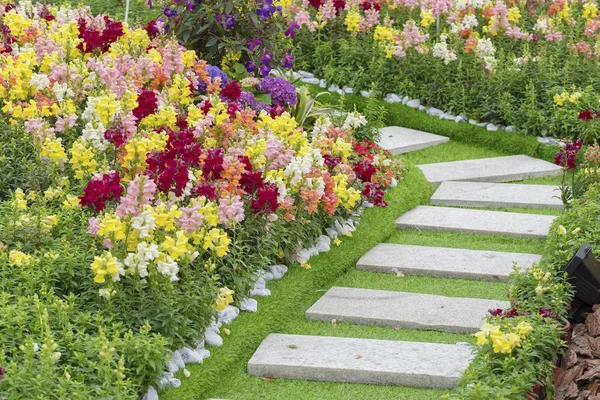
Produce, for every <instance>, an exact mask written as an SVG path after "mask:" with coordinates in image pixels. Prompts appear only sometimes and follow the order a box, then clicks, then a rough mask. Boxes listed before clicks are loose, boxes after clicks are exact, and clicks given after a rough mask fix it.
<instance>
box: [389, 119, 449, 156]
mask: <svg viewBox="0 0 600 400" xmlns="http://www.w3.org/2000/svg"><path fill="white" fill-rule="evenodd" d="M379 134H380V139H379V142H378V143H379V145H380V146H381V147H383V148H384V149H386V150H388V151H390V152H391V153H392V154H403V153H408V152H409V151H415V150H420V149H424V148H426V147H431V146H435V145H438V144H442V143H446V142H447V141H449V140H450V139H449V138H447V137H446V136H440V135H434V134H432V133H427V132H421V131H416V130H414V129H409V128H402V127H399V126H388V127H386V128H382V129H380V130H379Z"/></svg>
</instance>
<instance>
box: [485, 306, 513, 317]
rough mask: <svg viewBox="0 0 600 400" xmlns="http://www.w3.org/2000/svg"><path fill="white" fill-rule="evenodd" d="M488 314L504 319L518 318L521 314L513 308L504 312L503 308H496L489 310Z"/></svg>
mask: <svg viewBox="0 0 600 400" xmlns="http://www.w3.org/2000/svg"><path fill="white" fill-rule="evenodd" d="M488 312H489V313H490V315H491V316H492V317H502V318H513V317H518V316H519V315H520V314H519V312H518V311H517V309H516V308H511V309H510V310H509V309H506V310H503V309H501V308H496V309H495V310H494V309H492V310H488Z"/></svg>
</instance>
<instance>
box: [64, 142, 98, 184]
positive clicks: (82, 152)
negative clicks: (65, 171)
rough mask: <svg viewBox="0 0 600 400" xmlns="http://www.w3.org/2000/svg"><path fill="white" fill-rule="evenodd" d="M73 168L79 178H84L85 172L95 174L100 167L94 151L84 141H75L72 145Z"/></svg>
mask: <svg viewBox="0 0 600 400" xmlns="http://www.w3.org/2000/svg"><path fill="white" fill-rule="evenodd" d="M69 164H71V168H73V171H75V177H76V178H77V179H83V177H84V176H85V174H93V173H94V172H96V170H97V168H98V162H96V160H95V159H94V151H93V150H92V148H91V147H89V148H88V147H86V146H85V145H84V144H83V143H82V142H75V143H73V147H71V159H70V160H69Z"/></svg>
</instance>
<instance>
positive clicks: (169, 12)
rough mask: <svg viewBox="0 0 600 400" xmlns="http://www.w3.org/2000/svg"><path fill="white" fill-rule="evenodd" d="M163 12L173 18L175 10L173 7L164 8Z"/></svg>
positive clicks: (175, 13)
mask: <svg viewBox="0 0 600 400" xmlns="http://www.w3.org/2000/svg"><path fill="white" fill-rule="evenodd" d="M163 14H165V16H166V17H168V18H173V17H174V16H176V15H177V11H176V10H175V9H173V8H169V7H167V8H165V11H163Z"/></svg>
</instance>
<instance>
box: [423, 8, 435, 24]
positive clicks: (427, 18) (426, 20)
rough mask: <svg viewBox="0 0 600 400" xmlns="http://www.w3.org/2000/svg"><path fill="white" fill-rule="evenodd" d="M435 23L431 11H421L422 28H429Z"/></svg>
mask: <svg viewBox="0 0 600 400" xmlns="http://www.w3.org/2000/svg"><path fill="white" fill-rule="evenodd" d="M434 22H435V18H433V13H432V12H431V10H421V26H422V27H424V28H427V27H428V26H429V25H431V24H433V23H434Z"/></svg>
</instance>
